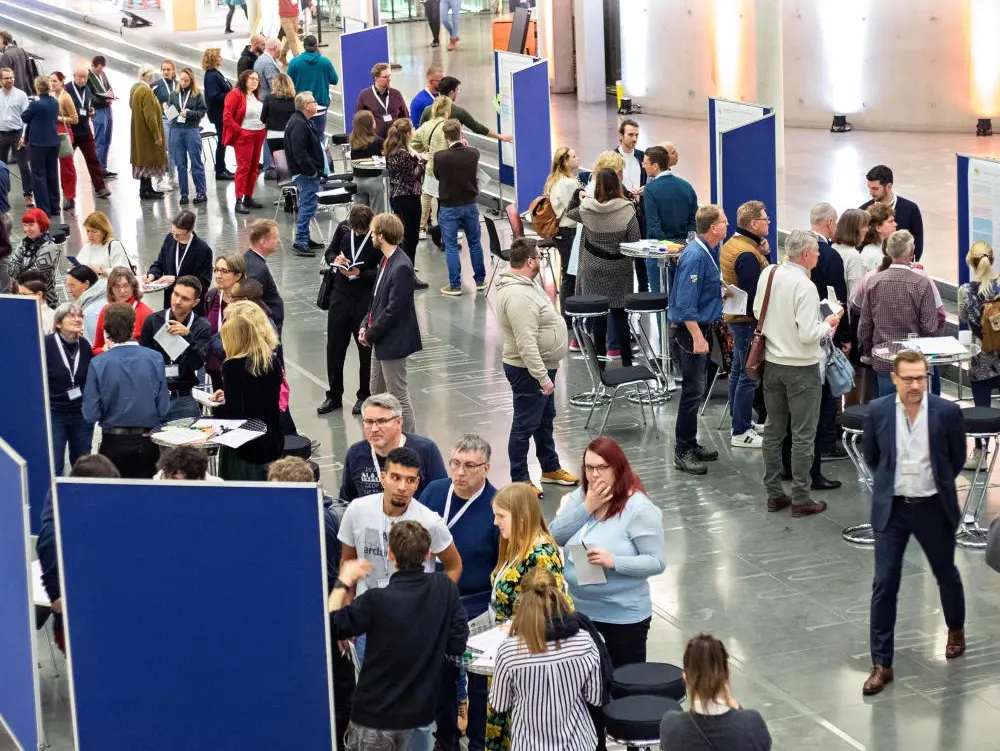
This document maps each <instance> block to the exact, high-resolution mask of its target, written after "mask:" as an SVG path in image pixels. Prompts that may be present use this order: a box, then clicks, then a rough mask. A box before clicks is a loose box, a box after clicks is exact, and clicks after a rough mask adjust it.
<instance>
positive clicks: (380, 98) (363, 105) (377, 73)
mask: <svg viewBox="0 0 1000 751" xmlns="http://www.w3.org/2000/svg"><path fill="white" fill-rule="evenodd" d="M391 83H392V68H391V67H390V65H389V63H376V64H375V65H374V66H373V67H372V85H371V87H370V88H367V89H362V91H361V93H360V94H358V102H357V104H356V105H355V107H354V111H355V112H358V111H359V110H368V111H369V112H371V113H372V114H373V115H374V116H375V135H377V136H378V137H379V138H382V139H384V138H385V137H386V136H387V135H389V126H390V125H392V123H393V121H394V120H399V119H400V118H401V117H409V116H410V111H409V110H408V109H407V108H406V100H405V99H403V94H402V93H401V92H400V91H399V89H394V88H392V86H391V85H390V84H391Z"/></svg>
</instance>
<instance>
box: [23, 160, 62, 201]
mask: <svg viewBox="0 0 1000 751" xmlns="http://www.w3.org/2000/svg"><path fill="white" fill-rule="evenodd" d="M28 159H29V161H30V162H31V168H32V170H34V174H33V182H32V188H33V189H34V192H35V205H36V206H37V207H38V208H40V209H41V210H42V211H44V212H45V213H46V214H48V215H49V216H56V215H57V214H58V213H59V146H29V147H28Z"/></svg>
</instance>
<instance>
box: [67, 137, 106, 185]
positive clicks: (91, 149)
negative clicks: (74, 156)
mask: <svg viewBox="0 0 1000 751" xmlns="http://www.w3.org/2000/svg"><path fill="white" fill-rule="evenodd" d="M76 149H80V153H81V154H83V161H85V162H86V163H87V172H88V173H89V174H90V182H91V183H93V185H94V190H104V176H103V175H102V174H101V163H100V161H98V159H97V148H96V147H95V145H94V137H93V136H92V135H90V133H86V134H85V135H82V136H78V135H76V134H74V135H73V150H74V152H75V151H76Z"/></svg>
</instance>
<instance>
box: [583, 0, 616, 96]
mask: <svg viewBox="0 0 1000 751" xmlns="http://www.w3.org/2000/svg"><path fill="white" fill-rule="evenodd" d="M573 16H574V18H573V27H574V29H575V31H576V98H577V100H579V101H581V102H603V101H605V99H606V98H607V89H606V86H605V76H604V3H601V2H597V1H596V0H573ZM613 32H614V33H617V30H613Z"/></svg>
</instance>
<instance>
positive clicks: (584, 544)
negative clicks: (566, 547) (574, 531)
mask: <svg viewBox="0 0 1000 751" xmlns="http://www.w3.org/2000/svg"><path fill="white" fill-rule="evenodd" d="M580 544H581V545H583V549H584V550H586V549H587V543H585V542H584V541H583V540H580Z"/></svg>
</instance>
